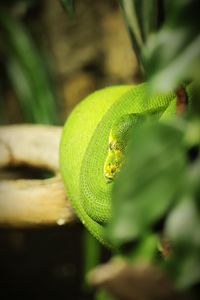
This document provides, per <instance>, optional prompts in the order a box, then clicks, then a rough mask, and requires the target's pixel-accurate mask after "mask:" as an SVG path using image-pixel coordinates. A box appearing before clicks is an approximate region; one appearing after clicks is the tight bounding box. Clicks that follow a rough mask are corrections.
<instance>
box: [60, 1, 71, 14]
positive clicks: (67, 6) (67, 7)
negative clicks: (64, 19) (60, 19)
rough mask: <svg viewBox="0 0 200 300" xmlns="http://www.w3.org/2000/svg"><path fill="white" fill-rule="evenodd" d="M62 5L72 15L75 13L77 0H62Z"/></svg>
mask: <svg viewBox="0 0 200 300" xmlns="http://www.w3.org/2000/svg"><path fill="white" fill-rule="evenodd" d="M60 3H61V4H62V7H63V8H64V10H65V11H66V12H67V13H68V15H69V16H70V17H74V15H75V1H74V0H60Z"/></svg>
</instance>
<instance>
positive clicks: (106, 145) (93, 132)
mask: <svg viewBox="0 0 200 300" xmlns="http://www.w3.org/2000/svg"><path fill="white" fill-rule="evenodd" d="M147 92H148V84H147V83H142V84H139V85H135V86H133V85H124V86H114V87H107V88H104V89H102V90H99V91H96V92H94V93H93V94H91V95H89V96H88V97H86V98H85V99H84V100H83V101H81V102H80V103H79V104H78V105H77V106H76V107H75V109H74V110H73V112H72V113H71V114H70V116H69V118H68V119H67V121H66V123H65V126H64V129H63V133H62V138H61V144H60V168H61V174H62V178H63V181H64V185H65V189H66V193H67V195H68V198H69V200H70V201H71V203H72V206H73V208H74V210H75V212H76V214H77V215H78V217H79V218H80V220H81V221H82V223H83V224H84V225H85V226H86V228H87V229H88V230H89V231H90V233H91V234H92V235H93V236H95V237H96V238H97V239H98V240H99V241H100V242H101V243H103V244H104V245H105V246H108V247H112V245H111V244H110V243H109V242H108V241H107V239H106V237H105V234H104V231H105V225H106V224H107V223H108V221H109V220H110V219H111V191H112V186H113V181H114V177H115V175H116V173H117V172H118V171H119V170H120V168H121V165H122V164H123V163H124V160H125V158H124V149H125V148H126V145H127V141H128V136H129V132H130V128H134V126H135V127H136V126H139V125H140V124H141V123H142V122H146V120H148V119H152V118H153V119H155V120H161V119H167V118H168V117H169V116H173V115H175V114H176V93H175V92H173V91H170V92H167V93H161V94H157V95H153V96H149V97H147ZM186 93H187V94H190V88H189V87H186ZM187 98H189V97H187Z"/></svg>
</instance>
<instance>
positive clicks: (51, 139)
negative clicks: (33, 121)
mask: <svg viewBox="0 0 200 300" xmlns="http://www.w3.org/2000/svg"><path fill="white" fill-rule="evenodd" d="M61 131H62V127H56V126H45V125H10V126H3V127H1V128H0V168H4V167H10V166H20V165H27V166H30V167H37V168H45V169H47V170H50V171H53V173H54V174H55V176H54V177H52V178H49V179H44V180H42V179H33V180H32V179H17V180H5V179H4V180H1V181H0V225H4V226H15V227H16V226H17V227H19V226H33V225H47V224H56V223H57V224H58V225H63V224H65V223H71V222H74V221H75V220H76V217H75V214H74V212H73V209H72V208H71V206H70V203H69V201H68V200H67V197H66V193H65V191H64V186H63V183H62V180H61V177H60V174H59V155H58V154H59V143H60V136H61Z"/></svg>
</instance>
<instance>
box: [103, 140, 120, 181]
mask: <svg viewBox="0 0 200 300" xmlns="http://www.w3.org/2000/svg"><path fill="white" fill-rule="evenodd" d="M111 139H112V138H111ZM122 157H123V155H122V149H121V147H120V145H119V143H118V142H117V141H115V140H112V141H109V149H108V154H107V158H106V161H105V164H104V176H105V178H106V180H107V183H111V182H112V181H113V179H114V177H115V175H116V174H117V173H118V172H119V170H120V168H121V165H122V160H123V159H122Z"/></svg>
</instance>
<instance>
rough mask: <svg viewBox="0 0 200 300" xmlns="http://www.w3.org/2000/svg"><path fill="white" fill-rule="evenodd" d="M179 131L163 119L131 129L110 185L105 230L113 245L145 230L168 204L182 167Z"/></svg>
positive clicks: (181, 133)
mask: <svg viewBox="0 0 200 300" xmlns="http://www.w3.org/2000/svg"><path fill="white" fill-rule="evenodd" d="M182 140H183V132H182V130H179V129H178V126H174V127H173V126H172V125H168V124H163V123H160V124H159V123H156V124H151V125H146V126H143V127H140V128H136V129H134V131H133V132H132V135H131V138H130V143H129V146H128V151H127V160H126V164H125V165H124V167H123V168H122V170H121V171H120V173H119V176H118V178H116V181H115V184H114V189H113V208H112V211H113V217H112V221H111V223H110V224H109V226H108V229H107V234H108V236H109V238H110V240H111V241H112V242H113V243H115V244H116V245H117V246H120V245H122V244H123V243H126V242H128V241H132V240H134V239H136V238H138V237H141V236H143V235H144V234H145V233H146V232H149V230H150V227H151V226H153V225H154V224H155V223H156V222H157V221H159V219H160V218H162V217H163V216H164V215H165V214H166V212H167V211H168V209H169V207H170V206H171V205H172V203H173V201H174V199H175V196H176V195H177V192H178V190H179V187H180V184H181V181H182V177H183V176H184V170H185V162H186V159H185V153H184V147H183V143H182Z"/></svg>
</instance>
